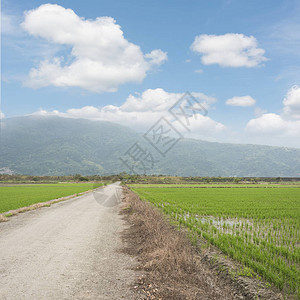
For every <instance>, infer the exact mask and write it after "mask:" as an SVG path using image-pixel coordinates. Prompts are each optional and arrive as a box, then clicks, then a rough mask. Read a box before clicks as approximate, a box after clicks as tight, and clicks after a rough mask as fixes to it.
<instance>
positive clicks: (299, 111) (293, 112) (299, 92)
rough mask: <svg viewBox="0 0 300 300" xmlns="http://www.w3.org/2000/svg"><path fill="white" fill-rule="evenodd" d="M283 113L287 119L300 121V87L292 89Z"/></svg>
mask: <svg viewBox="0 0 300 300" xmlns="http://www.w3.org/2000/svg"><path fill="white" fill-rule="evenodd" d="M283 105H284V108H283V113H284V115H285V116H286V117H288V116H290V117H292V118H295V119H300V87H299V86H294V87H292V88H291V89H290V90H289V91H288V93H287V95H286V97H285V99H284V100H283Z"/></svg>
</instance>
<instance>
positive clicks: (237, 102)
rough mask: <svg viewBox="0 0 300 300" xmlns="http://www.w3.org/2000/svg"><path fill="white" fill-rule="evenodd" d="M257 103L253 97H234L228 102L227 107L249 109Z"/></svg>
mask: <svg viewBox="0 0 300 300" xmlns="http://www.w3.org/2000/svg"><path fill="white" fill-rule="evenodd" d="M255 103H256V101H255V100H254V99H253V98H252V97H251V96H242V97H233V98H230V99H228V100H227V101H226V104H227V105H231V106H242V107H248V106H253V105H254V104H255Z"/></svg>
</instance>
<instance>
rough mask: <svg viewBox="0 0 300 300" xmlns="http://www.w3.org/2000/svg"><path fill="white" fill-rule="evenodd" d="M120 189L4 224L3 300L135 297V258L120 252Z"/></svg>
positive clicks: (0, 240)
mask: <svg viewBox="0 0 300 300" xmlns="http://www.w3.org/2000/svg"><path fill="white" fill-rule="evenodd" d="M118 189H120V187H119V185H118V184H113V185H110V186H108V187H106V188H105V189H104V192H102V191H101V190H100V192H98V193H97V194H93V193H89V194H86V195H84V196H81V197H77V198H74V199H71V200H67V201H64V202H60V203H57V204H54V205H52V206H51V207H46V208H42V209H38V210H35V211H30V212H26V213H23V214H20V215H18V216H16V217H13V218H11V219H10V221H9V222H6V223H0V299H14V300H16V299H110V300H112V299H134V297H133V295H131V292H130V289H129V284H131V282H132V281H133V280H134V279H135V274H134V271H132V270H130V268H131V267H132V266H134V264H135V262H134V259H133V258H131V257H129V256H125V255H124V254H121V253H120V251H119V249H120V248H121V246H122V243H121V239H120V232H121V231H122V230H123V229H124V226H125V225H124V223H123V221H122V219H121V217H120V216H119V215H118V210H119V207H118V206H115V205H114V204H115V202H116V201H117V200H118V199H117V198H118V197H117V190H118ZM95 195H96V197H95ZM95 198H96V200H95Z"/></svg>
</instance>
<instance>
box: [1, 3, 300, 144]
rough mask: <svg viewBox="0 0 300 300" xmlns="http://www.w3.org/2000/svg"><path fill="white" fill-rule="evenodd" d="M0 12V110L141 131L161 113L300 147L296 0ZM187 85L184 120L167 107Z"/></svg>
mask: <svg viewBox="0 0 300 300" xmlns="http://www.w3.org/2000/svg"><path fill="white" fill-rule="evenodd" d="M1 14H2V18H1V25H2V26H1V31H2V34H1V41H2V44H1V46H2V47H1V110H0V116H1V118H10V117H15V116H23V115H31V114H33V115H41V116H47V115H58V116H62V117H67V118H86V119H91V120H104V121H110V122H114V123H119V124H122V125H124V126H128V127H130V128H133V129H135V130H137V131H139V132H146V131H147V130H148V129H149V128H150V127H151V126H152V125H153V124H154V123H155V122H156V121H157V120H159V118H161V117H164V118H166V119H167V120H169V121H170V122H173V123H174V126H175V127H176V128H177V129H178V130H179V131H180V132H181V134H182V135H183V136H184V137H187V138H197V139H202V140H208V141H217V142H231V143H247V144H266V145H274V146H285V147H296V148H300V50H299V49H300V2H299V1H298V0H275V1H274V0H272V1H271V0H264V1H260V0H251V1H248V0H224V1H221V0H220V1H216V0H212V1H199V0H197V1H196V0H195V1H194V0H188V1H177V0H172V1H171V0H165V1H158V0H152V1H145V0H134V1H133V0H128V1H122V0H110V1H101V0H97V1H96V0H95V1H93V0H87V1H77V0H72V1H39V0H28V1H20V0H18V1H17V0H9V1H7V0H3V1H2V7H1ZM186 92H189V93H190V95H191V97H192V98H193V99H194V100H195V101H196V102H197V103H198V104H199V105H200V106H201V107H202V108H204V109H203V110H202V111H200V109H198V111H196V113H195V114H190V115H189V118H190V122H189V124H190V127H189V128H188V129H187V128H184V126H180V122H179V123H178V122H177V124H176V121H178V120H176V119H174V116H172V115H171V114H170V111H169V109H170V108H171V107H172V106H173V105H174V104H175V103H177V101H180V99H184V98H182V97H184V95H185V93H186ZM196 102H195V103H196ZM182 103H183V102H182ZM183 104H184V105H185V104H186V103H183ZM200 106H199V107H200ZM199 107H198V108H199ZM204 111H205V113H203V112H204Z"/></svg>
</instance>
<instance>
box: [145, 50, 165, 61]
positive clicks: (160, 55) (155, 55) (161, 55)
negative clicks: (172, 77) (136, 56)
mask: <svg viewBox="0 0 300 300" xmlns="http://www.w3.org/2000/svg"><path fill="white" fill-rule="evenodd" d="M145 57H146V58H148V59H150V64H153V65H161V64H162V63H164V62H165V61H167V60H168V55H167V53H166V52H163V51H162V50H160V49H156V50H152V51H151V52H150V53H147V54H145Z"/></svg>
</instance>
